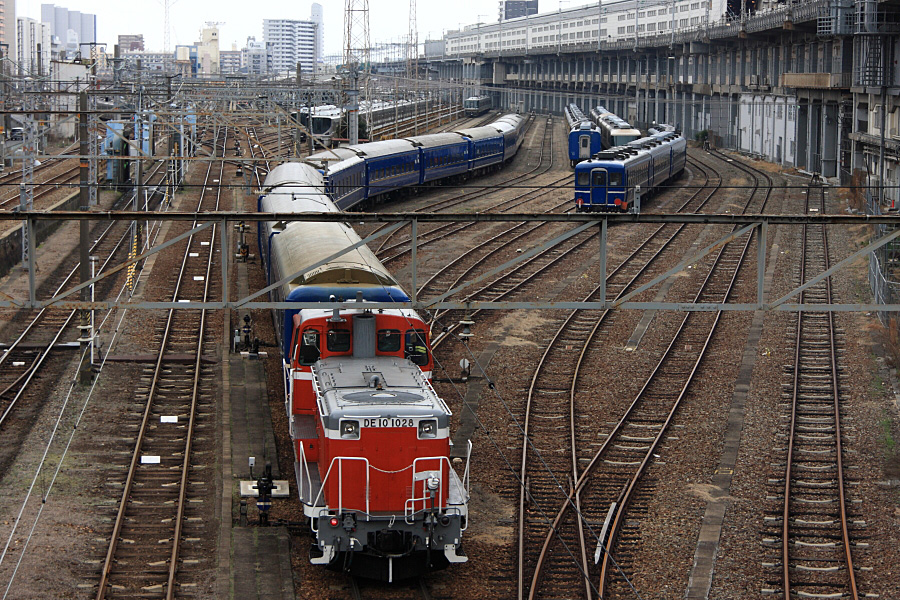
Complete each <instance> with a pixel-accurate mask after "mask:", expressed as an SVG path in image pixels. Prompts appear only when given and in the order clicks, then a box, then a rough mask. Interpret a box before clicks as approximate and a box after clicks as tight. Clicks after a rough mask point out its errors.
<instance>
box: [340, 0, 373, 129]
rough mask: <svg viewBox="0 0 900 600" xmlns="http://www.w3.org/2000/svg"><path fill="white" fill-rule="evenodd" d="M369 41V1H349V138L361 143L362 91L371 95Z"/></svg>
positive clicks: (346, 54) (346, 31) (346, 49)
mask: <svg viewBox="0 0 900 600" xmlns="http://www.w3.org/2000/svg"><path fill="white" fill-rule="evenodd" d="M369 53H370V44H369V0H347V3H346V5H345V8H344V69H346V70H347V71H348V74H347V75H346V76H345V80H344V85H345V86H346V100H347V102H346V104H345V106H344V109H345V111H346V115H347V134H348V135H347V137H349V138H350V143H351V144H358V143H359V92H360V89H362V91H363V97H364V98H365V99H368V98H369V73H370V72H371V68H372V67H371V61H370V54H369Z"/></svg>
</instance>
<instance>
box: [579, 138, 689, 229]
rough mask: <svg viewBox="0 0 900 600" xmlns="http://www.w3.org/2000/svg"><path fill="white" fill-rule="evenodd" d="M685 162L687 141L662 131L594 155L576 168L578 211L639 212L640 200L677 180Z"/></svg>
mask: <svg viewBox="0 0 900 600" xmlns="http://www.w3.org/2000/svg"><path fill="white" fill-rule="evenodd" d="M686 162H687V142H686V141H685V139H684V137H683V136H681V135H680V134H678V133H676V132H674V131H661V132H658V133H656V134H654V135H652V136H650V137H646V138H641V139H639V140H634V141H632V142H630V143H628V144H627V145H625V146H616V147H613V148H610V149H608V150H604V151H602V152H599V153H598V154H596V155H594V157H593V158H591V159H590V160H586V161H584V162H581V163H578V165H577V166H576V167H575V209H576V210H577V211H578V212H631V213H639V212H640V209H641V207H640V199H643V198H646V197H647V196H648V195H650V194H651V193H653V192H654V191H655V190H657V189H659V188H660V187H661V186H663V185H665V184H666V183H667V182H669V181H672V180H674V179H677V178H679V177H680V176H681V174H682V173H683V172H684V167H685V164H686Z"/></svg>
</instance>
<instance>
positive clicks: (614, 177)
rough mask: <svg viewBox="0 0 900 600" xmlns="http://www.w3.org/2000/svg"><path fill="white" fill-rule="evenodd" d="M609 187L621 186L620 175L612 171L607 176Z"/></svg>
mask: <svg viewBox="0 0 900 600" xmlns="http://www.w3.org/2000/svg"><path fill="white" fill-rule="evenodd" d="M609 185H611V186H621V185H622V173H621V172H616V171H613V172H612V173H610V174H609Z"/></svg>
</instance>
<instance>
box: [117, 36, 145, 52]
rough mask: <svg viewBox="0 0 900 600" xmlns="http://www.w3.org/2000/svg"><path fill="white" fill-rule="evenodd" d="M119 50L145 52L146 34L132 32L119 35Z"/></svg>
mask: <svg viewBox="0 0 900 600" xmlns="http://www.w3.org/2000/svg"><path fill="white" fill-rule="evenodd" d="M119 51H121V52H143V51H144V34H143V33H138V34H131V35H120V36H119Z"/></svg>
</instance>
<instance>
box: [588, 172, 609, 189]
mask: <svg viewBox="0 0 900 600" xmlns="http://www.w3.org/2000/svg"><path fill="white" fill-rule="evenodd" d="M591 175H592V176H593V178H594V181H593V182H592V183H591V185H592V186H594V187H606V171H592V172H591Z"/></svg>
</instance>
